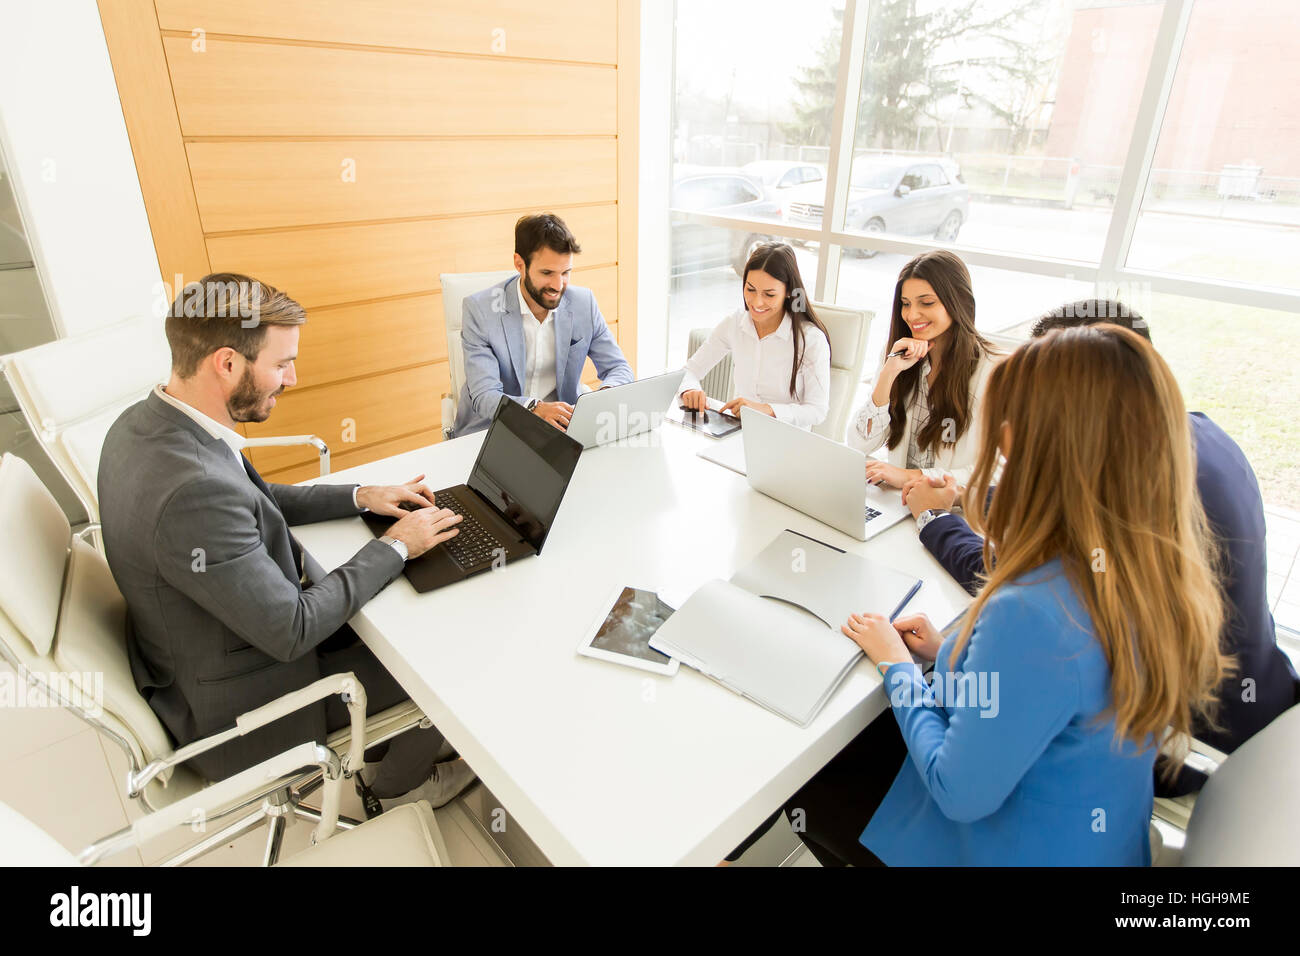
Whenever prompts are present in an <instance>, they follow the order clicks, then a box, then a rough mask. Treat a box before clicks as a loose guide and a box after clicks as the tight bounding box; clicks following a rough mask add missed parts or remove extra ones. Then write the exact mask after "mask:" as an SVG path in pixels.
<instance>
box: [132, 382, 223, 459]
mask: <svg viewBox="0 0 1300 956" xmlns="http://www.w3.org/2000/svg"><path fill="white" fill-rule="evenodd" d="M153 391H154V394H155V395H157V396H158V397H159V398H161V399H162V400H163V401H164V402H166V403H167V404H168V405H170V406H171V407H172V408H175V409H177V410H179V411H181V412H184V413H185V414H186V415H188V416H189V417H190V418H192V419H194V421H196V422H198V423H199V427H200V428H202V429H203V430H204V431H205V432H207V433H208V434H209V435H211V436H212V437H213V438H220V439H221V440H222V441H223V442H225V443H226V445H227V447H229V449H230V452H231V454H233V455H234V456H235V461H237V462H239V463H240V467H241V468H242V467H243V462H242V460H241V456H242V453H243V451H244V436H243V435H241V434H239V432H237V431H235V430H234V429H233V428H227V427H226V426H225V425H223V424H221V422H219V421H217V420H216V419H215V418H209V417H208V416H207V415H204V414H203V413H202V412H201V411H199V410H198V409H197V408H195V407H194V406H193V405H186V404H185V403H184V402H182V401H181V400H180V399H179V398H173V397H172V396H170V395H168V394H167V390H166V389H165V388H163V387H162V386H161V385H156V386H154V390H153Z"/></svg>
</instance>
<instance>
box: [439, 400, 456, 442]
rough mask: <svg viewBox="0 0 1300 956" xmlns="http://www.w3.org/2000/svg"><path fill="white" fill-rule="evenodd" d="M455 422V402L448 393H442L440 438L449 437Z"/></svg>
mask: <svg viewBox="0 0 1300 956" xmlns="http://www.w3.org/2000/svg"><path fill="white" fill-rule="evenodd" d="M455 420H456V400H455V399H454V398H452V396H451V393H450V392H443V395H442V437H443V438H444V439H445V438H450V437H451V426H452V423H453V422H454V421H455Z"/></svg>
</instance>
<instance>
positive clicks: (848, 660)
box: [650, 530, 921, 727]
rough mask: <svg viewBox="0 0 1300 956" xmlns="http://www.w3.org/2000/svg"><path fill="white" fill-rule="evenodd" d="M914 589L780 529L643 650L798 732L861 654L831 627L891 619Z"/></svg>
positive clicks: (909, 582)
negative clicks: (854, 619) (866, 618)
mask: <svg viewBox="0 0 1300 956" xmlns="http://www.w3.org/2000/svg"><path fill="white" fill-rule="evenodd" d="M920 586H921V582H920V581H919V580H918V579H917V578H914V577H911V576H910V575H906V574H902V573H900V572H898V571H895V570H893V569H892V568H888V567H885V566H884V565H881V564H877V563H876V562H874V561H869V560H867V559H866V558H863V557H859V556H858V555H856V554H848V553H846V552H844V551H841V550H840V549H839V548H835V547H832V546H831V545H828V544H825V543H823V542H821V541H818V540H817V539H815V538H809V537H807V536H805V535H801V534H798V533H797V532H794V531H788V530H787V531H782V532H781V533H780V534H779V535H777V537H776V538H775V539H774V540H773V541H772V543H771V544H769V545H768V546H767V547H766V548H764V549H763V551H762V552H761V553H760V554H759V555H758V557H756V558H755V559H754V560H753V561H751V562H750V563H749V564H748V565H746V566H745V567H743V568H741V569H740V570H739V571H737V572H736V573H735V574H734V575H732V578H731V580H730V581H722V580H713V581H710V582H708V583H707V584H705V585H703V586H702V587H701V588H700V589H699V590H697V591H696V592H695V593H694V594H692V595H691V596H690V598H689V599H687V600H686V601H685V603H683V604H682V606H681V607H680V608H679V609H678V610H677V611H676V613H674V614H673V616H672V617H670V618H669V619H668V620H667V621H666V622H664V624H663V625H662V626H661V627H660V628H659V630H658V631H657V632H655V635H654V637H652V638H651V639H650V646H651V647H653V648H654V649H655V650H657V651H661V652H663V653H664V654H667V655H669V656H670V657H675V658H677V659H678V660H680V661H681V662H682V663H683V664H685V665H687V666H688V667H693V668H695V669H696V670H698V671H699V672H700V673H702V674H704V675H705V676H706V677H711V678H713V679H714V680H715V681H717V682H718V683H720V684H722V685H723V686H724V687H727V688H728V689H730V690H732V691H735V692H736V693H738V694H741V695H743V696H745V697H748V698H749V699H750V700H752V701H754V702H755V703H757V704H759V705H761V706H763V707H766V708H767V709H768V710H770V711H773V712H774V713H776V714H779V715H780V716H782V717H785V718H786V719H787V720H792V721H794V722H795V723H796V724H799V725H800V726H801V727H806V726H808V724H810V723H812V721H813V719H814V718H815V717H816V716H817V714H818V713H819V712H820V711H821V709H822V707H823V706H825V704H826V701H828V700H829V699H830V697H831V694H833V693H834V692H835V689H836V688H837V687H839V685H840V683H841V682H842V681H843V680H844V678H845V677H846V676H847V675H848V673H849V671H850V670H852V669H853V666H854V665H855V664H856V663H857V662H858V659H859V658H860V657H861V656H862V651H861V649H860V648H859V647H858V645H857V644H855V643H854V642H853V641H852V640H850V639H849V638H847V637H845V636H844V635H843V634H842V633H841V632H840V626H841V625H842V624H843V623H844V622H845V621H847V620H848V618H849V615H850V614H853V613H858V614H860V613H862V612H864V611H869V612H872V613H876V614H885V615H888V616H889V618H890V619H891V620H892V619H893V618H894V617H895V616H896V615H897V614H898V613H899V612H900V611H901V610H902V609H903V607H904V605H906V604H907V602H908V601H909V600H911V598H912V595H913V594H915V593H916V591H917V589H918V588H920Z"/></svg>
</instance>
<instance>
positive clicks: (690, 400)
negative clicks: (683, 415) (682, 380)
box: [682, 388, 709, 412]
mask: <svg viewBox="0 0 1300 956" xmlns="http://www.w3.org/2000/svg"><path fill="white" fill-rule="evenodd" d="M682 404H683V405H685V406H686V407H687V408H689V409H690V410H691V411H694V412H706V411H708V410H709V396H707V395H705V394H704V391H703V390H702V389H698V388H692V389H691V390H690V391H686V392H682Z"/></svg>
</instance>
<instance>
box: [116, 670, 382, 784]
mask: <svg viewBox="0 0 1300 956" xmlns="http://www.w3.org/2000/svg"><path fill="white" fill-rule="evenodd" d="M333 694H339V695H341V696H342V698H343V702H344V703H345V704H347V708H348V717H349V720H350V723H351V731H352V733H351V739H350V740H349V741H348V753H347V757H346V760H347V765H348V766H349V767H350V768H351V769H352V770H353V771H356V770H360V769H361V768H362V767H364V766H365V765H366V762H365V747H366V740H365V726H366V690H365V688H364V687H362V686H361V682H360V681H359V680H357V678H356V675H354V674H353V673H352V672H351V671H347V672H345V673H342V674H331V675H330V676H329V677H322V678H321V679H320V680H318V681H316V682H315V683H312V684H308V685H307V686H306V687H302V688H299V689H298V690H295V691H292V692H290V693H288V694H285V695H284V696H283V697H280V698H278V699H276V700H273V701H271V702H270V703H269V704H263V705H262V706H261V707H258V708H257V709H255V710H250V711H249V712H248V713H246V714H241V715H240V716H239V717H236V718H235V726H234V727H231V728H230V729H229V730H223V731H221V732H220V733H217V734H213V735H212V736H211V737H204V738H203V739H202V740H196V741H194V742H193V743H189V744H186V745H185V746H184V747H181V748H180V749H179V750H176V751H173V752H172V753H170V754H166V755H164V756H162V757H159V758H158V759H156V760H154V761H152V762H150V763H149V764H148V766H146V767H143V768H141V769H140V770H139V771H138V772H133V773H129V774H128V775H127V790H128V791H129V794H130V796H135V795H136V794H137V793H139V792H140V791H141V790H143V789H144V787H145V786H147V785H148V783H149V781H151V780H152V779H153V778H154V777H156V776H158V774H160V773H162V772H163V771H164V770H166V769H168V768H169V767H175V766H176V765H178V764H182V763H184V762H185V761H187V760H189V759H190V758H191V757H197V756H198V755H199V754H202V753H207V752H208V751H209V750H212V749H213V748H214V747H219V746H221V745H222V744H224V743H227V742H228V741H231V740H234V739H235V738H236V737H242V736H244V735H245V734H248V733H251V732H252V731H254V730H257V729H258V728H259V727H264V726H266V725H267V724H269V723H271V722H272V721H275V720H279V719H280V718H281V717H283V716H285V715H286V714H290V713H293V712H294V711H295V710H301V709H302V708H303V707H306V706H308V705H309V704H314V703H316V702H317V701H319V700H323V699H324V698H326V697H329V696H331V695H333Z"/></svg>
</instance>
